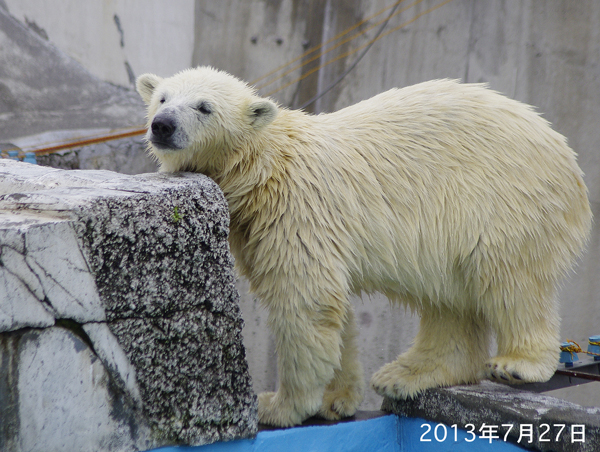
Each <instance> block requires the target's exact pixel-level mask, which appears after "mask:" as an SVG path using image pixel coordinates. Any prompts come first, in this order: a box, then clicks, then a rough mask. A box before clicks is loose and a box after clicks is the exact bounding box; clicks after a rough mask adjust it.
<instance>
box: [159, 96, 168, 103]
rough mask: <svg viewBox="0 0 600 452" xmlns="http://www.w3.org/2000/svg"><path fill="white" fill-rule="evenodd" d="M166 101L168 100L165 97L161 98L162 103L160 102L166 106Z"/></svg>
mask: <svg viewBox="0 0 600 452" xmlns="http://www.w3.org/2000/svg"><path fill="white" fill-rule="evenodd" d="M166 100H167V99H166V98H165V97H164V96H163V97H161V98H160V101H159V102H160V103H161V104H164V103H165V101H166Z"/></svg>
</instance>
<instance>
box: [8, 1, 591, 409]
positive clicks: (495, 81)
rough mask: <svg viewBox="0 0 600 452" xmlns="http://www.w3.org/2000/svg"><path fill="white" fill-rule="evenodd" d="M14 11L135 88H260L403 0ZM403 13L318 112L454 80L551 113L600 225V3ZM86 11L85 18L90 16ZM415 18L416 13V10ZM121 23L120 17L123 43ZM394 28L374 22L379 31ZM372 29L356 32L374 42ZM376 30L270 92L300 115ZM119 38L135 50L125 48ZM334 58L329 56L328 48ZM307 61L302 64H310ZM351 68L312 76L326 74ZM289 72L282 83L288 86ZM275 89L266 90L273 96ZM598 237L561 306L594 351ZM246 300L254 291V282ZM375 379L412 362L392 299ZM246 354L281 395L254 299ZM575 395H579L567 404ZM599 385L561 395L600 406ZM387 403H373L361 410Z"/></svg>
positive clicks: (573, 330) (247, 309) (382, 306)
mask: <svg viewBox="0 0 600 452" xmlns="http://www.w3.org/2000/svg"><path fill="white" fill-rule="evenodd" d="M4 1H5V4H6V5H7V6H8V9H9V11H10V12H11V13H12V14H13V15H15V16H16V17H17V18H19V19H20V20H23V21H25V18H27V20H26V21H27V22H28V23H29V24H30V26H31V27H32V28H40V29H43V30H44V32H45V33H46V34H47V35H48V37H49V39H50V40H52V41H53V42H55V43H56V44H57V45H58V46H59V47H61V48H63V49H64V50H65V51H66V52H68V53H69V54H71V55H72V56H74V57H75V58H77V59H78V60H79V61H80V62H82V63H83V64H84V65H85V66H86V67H88V68H89V69H90V70H91V71H92V72H94V73H95V74H96V75H98V76H99V77H101V78H103V79H106V80H110V81H112V82H114V83H119V84H122V85H125V86H127V85H129V83H130V81H129V80H130V78H129V75H128V73H127V71H126V66H125V61H127V62H128V65H129V67H130V68H131V71H132V72H133V73H134V74H135V75H139V74H141V73H143V72H146V71H153V72H156V73H158V74H160V75H169V74H171V73H173V72H175V71H177V70H179V69H182V68H184V67H186V66H191V65H197V64H210V65H214V66H216V67H219V68H221V69H225V70H228V71H230V72H232V73H233V74H235V75H237V76H240V77H242V78H244V79H246V80H249V81H253V80H256V79H257V78H259V77H261V76H263V75H265V74H266V73H268V72H270V71H271V70H272V69H276V68H277V67H279V66H280V65H282V64H284V63H287V62H288V61H291V60H293V59H295V58H297V57H299V56H301V55H302V53H303V52H304V51H305V50H306V49H309V48H311V47H313V46H316V45H319V44H321V43H325V42H327V41H328V40H329V39H330V38H332V37H334V36H336V35H337V34H338V33H339V32H341V31H343V30H345V29H347V27H349V26H350V25H352V24H356V23H358V22H359V21H361V20H363V19H366V18H368V17H369V16H370V15H373V14H375V13H376V12H378V11H380V10H381V9H383V8H385V7H387V6H390V5H391V4H392V3H393V2H392V1H391V0H347V1H344V2H336V1H333V0H220V1H219V2H215V1H209V0H196V1H195V2H192V1H191V0H185V1H184V0H181V1H178V2H170V3H168V4H167V3H166V2H159V1H152V2H142V1H137V2H131V1H129V2H125V0H114V1H108V0H105V1H101V0H96V1H93V2H85V7H84V6H83V4H81V5H80V3H81V2H78V1H77V0H61V1H59V0H53V1H48V0H4ZM414 3H415V2H409V1H408V0H407V1H405V2H403V3H402V4H401V5H400V7H399V9H398V11H402V12H401V13H400V14H398V15H397V16H395V17H393V18H392V19H391V20H390V22H389V25H388V27H387V29H386V30H392V29H394V28H397V27H401V25H402V24H404V23H407V22H409V21H411V20H412V19H415V18H416V20H415V21H414V22H412V23H410V24H408V25H406V26H404V27H401V28H399V29H398V30H397V31H394V32H393V33H391V34H389V35H388V36H386V37H384V38H383V39H381V40H380V41H378V42H377V43H376V44H375V45H374V46H373V47H372V48H371V50H370V51H369V52H368V53H367V54H366V56H365V57H364V59H363V60H362V61H361V62H360V64H358V66H357V67H356V69H355V70H354V71H352V72H351V73H350V74H349V75H348V76H347V77H346V78H344V80H343V82H342V83H341V84H340V85H338V86H337V87H336V88H335V89H333V90H332V91H331V92H330V93H329V94H327V95H326V96H324V97H323V98H322V99H321V100H320V101H319V102H318V103H317V104H316V105H312V106H310V107H309V108H308V109H309V111H332V110H336V109H339V108H342V107H344V106H347V105H350V104H352V103H355V102H357V101H360V100H362V99H365V98H368V97H371V96H372V95H374V94H377V93H379V92H381V91H383V90H385V89H388V88H391V87H393V86H406V85H409V84H412V83H416V82H419V81H423V80H427V79H432V78H440V77H450V78H460V79H462V80H463V81H465V82H488V83H489V84H490V86H491V87H492V88H494V89H497V90H499V91H502V92H504V93H506V94H507V95H509V96H511V97H514V98H516V99H518V100H521V101H524V102H527V103H530V104H533V105H535V106H537V107H539V111H540V112H541V113H542V114H543V115H544V117H545V118H547V119H548V120H550V121H551V122H552V123H553V124H554V127H555V128H556V129H557V130H558V131H559V132H561V133H562V134H564V135H565V136H567V137H568V139H569V142H570V144H571V146H572V147H573V148H574V149H575V151H576V152H578V153H579V161H580V164H581V166H582V168H583V169H584V171H585V173H586V183H587V184H588V187H589V189H590V199H591V201H592V206H593V210H594V213H595V215H596V217H598V216H599V215H600V152H599V151H598V149H597V146H598V143H600V128H599V127H598V126H597V125H598V124H599V123H600V36H599V34H600V2H598V1H596V0H578V1H573V0H487V1H477V0H453V1H452V2H450V3H449V4H447V5H444V6H442V7H440V8H438V9H435V10H433V11H431V12H428V11H429V10H430V9H431V8H434V7H436V6H437V5H439V4H441V0H424V1H422V2H418V4H417V5H415V6H413V7H409V6H410V5H412V4H414ZM84 8H85V10H84ZM404 9H405V10H404ZM115 14H116V15H117V16H118V17H119V23H120V28H121V30H122V32H123V33H122V34H121V32H120V31H119V27H118V26H117V22H116V21H115V19H114V17H115ZM382 17H383V15H381V16H378V17H377V18H376V19H373V20H372V21H370V22H369V24H372V23H374V22H375V21H377V20H378V19H380V18H382ZM367 27H368V26H367V25H363V26H361V27H359V28H358V30H366V28H367ZM376 30H377V27H375V28H372V29H370V30H368V31H366V32H365V34H363V35H361V36H358V37H357V38H356V39H353V40H351V41H349V42H347V43H345V44H342V45H341V46H340V47H338V48H337V49H335V50H333V51H332V52H330V53H327V54H325V55H322V56H320V57H318V58H316V59H315V60H314V61H313V62H310V63H307V64H306V65H305V66H302V67H298V68H295V69H294V68H293V66H290V67H289V69H292V70H291V71H290V73H289V74H287V75H285V76H283V77H282V78H281V79H279V80H277V81H276V82H275V83H271V84H269V85H267V86H264V87H263V88H261V89H260V92H261V93H262V94H264V95H267V94H269V93H271V92H273V91H274V90H277V89H280V88H281V90H280V91H277V92H275V93H274V94H273V96H274V98H276V99H277V100H278V101H279V102H281V103H282V104H284V105H288V106H291V107H297V106H299V105H301V104H302V103H303V102H304V101H305V100H307V99H310V98H311V97H312V96H313V95H314V94H315V93H316V92H318V91H319V90H320V89H322V88H323V87H325V86H327V85H328V84H329V82H330V81H332V80H333V79H335V77H337V76H338V75H339V74H341V72H342V71H343V70H344V69H345V68H347V67H349V65H350V64H351V63H352V62H353V60H354V58H355V57H356V56H357V55H358V53H359V52H356V53H354V54H351V55H349V56H345V57H344V56H343V54H344V53H346V52H352V51H356V50H357V49H359V48H360V47H361V46H363V45H364V44H366V43H367V42H368V40H369V39H370V38H372V37H373V36H374V35H375V31H376ZM121 37H123V43H124V44H123V45H122V46H121ZM326 48H327V47H326ZM308 58H309V57H306V58H304V60H300V61H305V62H306V60H307V59H308ZM335 58H339V59H338V60H337V61H335V62H333V63H332V64H329V65H327V66H326V67H325V68H323V69H322V70H319V71H316V72H315V73H314V74H312V75H309V76H307V77H306V78H305V79H303V80H302V81H301V82H299V83H291V84H290V85H289V86H287V87H284V86H285V85H286V84H288V83H290V82H293V81H294V80H295V79H297V78H299V77H300V76H302V75H307V74H308V72H310V71H312V70H313V69H314V68H315V67H316V66H318V65H319V64H323V63H326V62H328V61H331V60H333V59H335ZM282 72H285V71H281V72H279V73H278V74H281V73H282ZM269 80H270V79H265V80H262V81H259V82H257V86H261V85H262V84H264V83H265V82H268V81H269ZM599 260H600V228H599V227H598V226H597V225H596V226H595V228H594V232H593V235H592V239H591V241H590V245H589V251H588V253H587V254H586V255H585V256H584V258H583V260H582V263H581V265H580V266H579V267H578V269H577V271H576V273H575V274H574V275H572V277H570V278H569V279H568V280H567V282H566V283H565V285H564V286H563V287H562V290H561V292H560V298H561V303H562V306H563V324H562V332H561V334H562V337H563V338H565V339H566V338H569V339H573V340H576V341H578V342H580V343H583V342H584V341H585V339H586V338H587V337H588V336H590V335H592V334H600V309H598V306H599V302H600V279H599V278H598V277H597V273H598V268H599V265H598V264H599ZM239 286H240V288H241V289H242V291H244V290H245V289H246V286H245V283H244V282H243V281H240V282H239ZM353 301H354V303H355V306H356V308H357V314H358V315H357V317H358V320H359V325H360V328H361V337H360V341H361V348H362V356H363V362H364V366H365V371H366V373H367V377H369V376H370V375H371V374H372V372H373V371H375V370H376V369H377V368H378V367H379V366H381V365H382V364H383V363H384V362H386V361H389V360H391V359H393V358H394V357H395V356H396V355H397V354H398V353H399V352H401V351H402V350H404V349H406V348H407V347H408V345H409V343H410V340H411V339H412V337H413V336H414V333H415V332H416V330H417V328H418V325H417V320H416V319H415V318H414V317H412V316H411V315H410V314H409V313H404V311H403V310H402V309H401V308H396V307H390V306H389V305H388V303H387V302H386V301H385V299H383V298H382V297H379V296H375V297H373V299H361V298H355V299H354V300H353ZM242 306H243V310H244V317H245V319H246V327H245V332H244V334H245V340H246V344H247V348H248V358H249V362H250V368H251V373H252V374H253V377H254V385H255V388H256V390H258V391H261V390H265V389H273V388H274V385H275V382H276V370H275V362H274V359H273V358H274V355H273V353H274V345H273V342H272V340H271V339H270V337H269V335H268V332H267V328H266V322H265V320H266V313H265V312H264V311H261V310H260V308H259V306H258V303H257V302H256V301H254V300H253V299H252V297H251V296H246V297H245V298H244V300H243V304H242ZM567 392H568V394H567ZM598 393H600V391H598V385H596V384H590V385H586V386H585V390H582V391H581V392H578V391H577V390H569V391H563V392H562V393H561V394H560V395H561V396H564V397H568V398H570V399H571V400H575V401H577V402H579V403H587V404H595V405H600V397H599V396H598ZM379 403H380V398H378V397H377V396H376V395H375V394H374V393H373V392H372V391H368V393H367V397H366V400H365V402H364V404H363V407H362V408H363V409H372V408H376V407H377V406H378V405H379Z"/></svg>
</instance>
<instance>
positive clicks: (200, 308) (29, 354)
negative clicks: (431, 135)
mask: <svg viewBox="0 0 600 452" xmlns="http://www.w3.org/2000/svg"><path fill="white" fill-rule="evenodd" d="M0 176H2V177H1V178H0V333H1V334H0V354H1V359H0V363H2V365H1V367H0V405H1V406H3V407H8V406H11V407H13V408H11V410H12V411H10V410H9V411H10V412H9V413H7V414H6V415H3V416H2V421H0V437H2V438H1V439H0V450H3V451H4V450H6V451H10V452H12V451H15V452H16V451H22V450H56V451H59V450H88V449H86V448H85V447H89V450H95V451H113V450H114V451H121V450H136V449H144V448H148V447H158V446H161V445H167V444H178V443H186V444H193V445H194V444H195V445H197V444H205V443H210V442H214V441H223V440H231V439H236V438H243V437H250V436H253V435H254V434H255V433H256V431H257V415H256V408H257V407H256V396H255V394H254V392H253V391H252V384H251V380H250V376H249V373H248V365H247V362H246V357H245V350H244V347H243V344H242V337H241V331H242V318H241V314H240V309H239V295H238V292H237V290H236V287H235V277H234V273H233V258H232V257H231V254H230V253H229V244H228V227H229V215H228V209H227V204H226V202H225V199H224V197H223V195H222V193H221V191H220V189H219V188H218V187H217V185H216V184H215V183H214V182H212V181H211V180H210V179H208V178H206V177H205V176H202V175H199V174H180V175H164V174H146V175H139V176H124V175H119V174H116V173H111V172H108V171H62V170H54V169H50V168H41V167H35V166H33V165H29V164H25V163H18V162H13V161H7V160H0ZM15 190H17V191H15ZM53 325H54V326H53ZM47 327H51V328H47ZM32 328H35V329H32ZM39 328H42V329H39ZM44 328H45V329H44ZM2 331H3V333H2ZM59 333H60V334H59ZM65 335H66V336H65ZM65 337H67V339H65ZM73 343H75V344H76V345H74V349H73V345H72V344H73ZM69 344H71V345H70V348H69V347H68V346H67V345H69ZM35 350H38V354H37V355H36V354H35ZM73 350H75V355H74V356H71V355H73ZM84 356H85V357H86V358H85V359H83V358H82V357H84ZM36 359H37V360H42V361H43V362H42V363H38V362H37V361H35V360H36ZM71 363H76V364H71ZM24 366H25V367H24ZM36 366H37V367H39V368H40V370H39V372H38V373H37V374H36V373H35V372H34V369H35V367H36ZM23 368H26V369H28V371H27V372H29V371H30V372H31V375H29V374H28V373H27V372H25V371H23V370H22V369H23ZM34 374H35V375H34ZM90 376H92V377H93V378H92V377H90ZM86 378H87V379H88V380H89V378H91V380H89V381H88V380H86ZM23 379H26V380H23ZM77 382H78V383H77ZM72 385H74V387H71V386H72ZM25 387H27V388H28V389H27V394H26V395H24V392H23V391H24V389H23V388H25ZM48 398H50V399H51V403H50V402H47V401H46V399H48ZM36 404H37V405H36ZM111 404H112V405H111ZM54 405H57V406H59V407H62V408H61V409H58V410H54V408H51V407H52V406H54ZM35 406H37V410H38V411H39V413H36V414H35V416H34V415H31V416H30V417H27V419H28V420H27V422H24V421H23V420H22V419H23V416H24V414H23V413H22V410H23V409H25V408H26V409H27V410H34V409H35V408H34V407H35ZM48 407H50V408H48ZM107 407H109V408H107ZM110 407H112V408H110ZM115 407H119V409H118V410H117V408H115ZM90 410H91V411H93V412H94V413H89V411H90ZM78 413H80V414H78ZM27 416H29V415H27ZM36 416H37V417H36ZM74 418H77V421H75V420H74ZM79 420H86V422H89V423H90V425H99V426H101V428H98V429H91V428H90V427H89V426H87V427H84V426H82V425H80V424H81V423H80V422H79ZM71 424H72V425H73V427H71V426H70V425H71ZM90 429H91V430H94V431H91V430H90ZM74 431H78V432H79V435H80V437H78V439H77V440H74V439H73V438H72V432H74ZM61 432H62V433H61ZM61 438H62V439H61ZM2 441H3V443H2ZM61 441H62V442H61ZM69 441H72V443H71V444H69ZM73 441H74V442H73ZM84 442H85V444H86V446H85V447H84V446H83V444H84ZM2 444H4V446H2ZM79 444H82V446H81V448H80V447H79V446H78V445H79ZM90 445H91V446H90ZM44 447H47V448H45V449H44Z"/></svg>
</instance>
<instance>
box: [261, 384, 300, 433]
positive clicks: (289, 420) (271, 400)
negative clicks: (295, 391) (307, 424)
mask: <svg viewBox="0 0 600 452" xmlns="http://www.w3.org/2000/svg"><path fill="white" fill-rule="evenodd" d="M292 407H293V404H292V403H291V401H290V400H286V399H283V398H281V397H280V396H279V394H278V393H277V392H263V393H261V394H259V395H258V422H259V423H261V424H266V425H273V426H277V427H291V426H292V425H298V424H301V423H302V421H303V420H304V419H303V417H302V416H301V415H300V414H299V413H298V412H296V410H294V409H293V408H292Z"/></svg>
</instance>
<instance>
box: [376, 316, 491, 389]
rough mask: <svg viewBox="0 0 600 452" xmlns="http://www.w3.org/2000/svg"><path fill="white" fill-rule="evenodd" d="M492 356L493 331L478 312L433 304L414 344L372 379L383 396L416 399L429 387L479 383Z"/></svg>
mask: <svg viewBox="0 0 600 452" xmlns="http://www.w3.org/2000/svg"><path fill="white" fill-rule="evenodd" d="M488 358H489V331H488V326H487V324H486V322H485V320H484V319H483V318H482V317H481V316H480V315H478V314H476V313H475V312H473V313H472V314H471V315H469V314H467V313H464V312H462V313H459V312H455V311H453V310H452V309H450V308H445V307H436V306H429V307H426V308H424V309H422V310H421V324H420V329H419V332H418V333H417V336H416V337H415V341H414V345H413V346H412V347H411V348H410V349H409V350H408V351H407V352H405V353H403V354H401V355H400V356H398V358H397V359H396V361H394V362H391V363H389V364H386V365H385V366H383V367H382V368H381V369H379V371H377V372H376V373H375V374H374V375H373V377H372V378H371V386H372V387H373V389H374V390H375V391H376V392H377V393H378V394H380V395H382V396H387V397H391V398H394V399H407V398H412V397H414V396H416V395H417V394H419V393H420V392H422V391H423V390H425V389H428V388H433V387H439V386H452V385H458V384H468V383H476V382H477V381H479V378H480V376H481V368H482V366H483V364H484V363H485V361H486V360H487V359H488Z"/></svg>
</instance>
